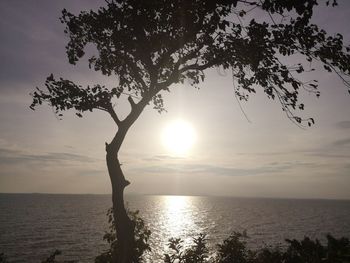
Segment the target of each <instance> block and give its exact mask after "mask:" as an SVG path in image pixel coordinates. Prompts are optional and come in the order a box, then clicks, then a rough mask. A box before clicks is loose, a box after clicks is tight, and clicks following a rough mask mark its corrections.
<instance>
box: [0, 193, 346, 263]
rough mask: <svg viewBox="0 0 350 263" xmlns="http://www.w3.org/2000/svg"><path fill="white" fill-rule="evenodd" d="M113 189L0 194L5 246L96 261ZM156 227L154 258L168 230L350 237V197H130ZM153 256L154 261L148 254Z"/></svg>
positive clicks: (33, 258) (24, 253)
mask: <svg viewBox="0 0 350 263" xmlns="http://www.w3.org/2000/svg"><path fill="white" fill-rule="evenodd" d="M110 199H111V197H110V196H108V195H30V194H0V252H4V253H5V254H6V255H7V257H8V259H9V260H11V261H13V262H29V263H30V262H40V260H41V259H43V258H45V256H48V255H49V254H50V253H51V252H52V251H53V250H54V249H60V250H62V251H63V257H61V258H62V259H76V260H80V261H79V262H93V259H94V257H95V256H96V255H98V254H99V253H100V252H101V251H103V250H104V249H106V248H107V246H106V244H105V243H104V241H103V240H102V237H103V234H104V231H105V230H106V229H107V227H108V224H107V218H106V211H107V209H108V208H109V207H111V200H110ZM127 200H128V203H129V207H130V208H131V209H139V210H140V212H141V215H142V217H143V218H144V220H145V221H146V223H147V225H148V227H149V228H150V229H151V231H152V236H151V239H152V240H151V243H152V248H153V252H152V254H149V255H148V258H152V262H156V261H157V260H159V259H160V258H161V257H162V251H164V248H165V247H166V244H167V240H168V238H170V237H182V238H184V239H185V243H186V244H190V239H189V238H188V236H189V235H190V236H193V235H195V234H198V233H207V234H208V238H209V243H210V244H212V245H213V244H215V243H218V242H220V241H222V239H223V238H225V237H227V236H228V235H229V233H231V232H233V231H243V230H247V232H248V235H249V236H250V239H249V240H248V242H249V245H250V246H252V247H259V246H261V245H263V244H269V245H278V244H280V242H282V241H283V240H284V239H285V238H302V237H303V236H304V235H307V236H310V237H313V238H321V239H322V238H323V237H324V236H325V234H327V233H332V234H333V235H335V236H347V237H350V201H327V200H287V199H248V198H247V199H246V198H221V197H190V196H128V197H127ZM150 261H151V260H150Z"/></svg>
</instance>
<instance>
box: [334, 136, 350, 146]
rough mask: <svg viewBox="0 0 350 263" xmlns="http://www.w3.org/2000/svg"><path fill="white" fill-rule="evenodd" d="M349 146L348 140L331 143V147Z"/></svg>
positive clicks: (349, 141) (349, 140)
mask: <svg viewBox="0 0 350 263" xmlns="http://www.w3.org/2000/svg"><path fill="white" fill-rule="evenodd" d="M348 144H350V138H346V139H341V140H336V141H334V142H333V143H332V146H335V147H339V146H346V145H348Z"/></svg>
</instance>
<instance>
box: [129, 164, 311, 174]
mask: <svg viewBox="0 0 350 263" xmlns="http://www.w3.org/2000/svg"><path fill="white" fill-rule="evenodd" d="M307 165H308V166H310V165H313V164H312V163H300V162H284V163H283V162H281V163H277V162H276V163H273V164H268V165H265V166H260V167H254V168H233V167H227V166H220V165H211V164H188V163H187V164H161V165H152V166H148V167H140V168H133V169H131V171H143V172H146V173H149V174H158V175H159V174H173V173H179V174H184V175H186V174H203V175H207V174H214V175H221V176H253V175H260V174H272V173H280V172H282V171H285V170H288V169H292V168H294V167H300V166H307Z"/></svg>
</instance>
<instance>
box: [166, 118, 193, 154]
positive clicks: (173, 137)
mask: <svg viewBox="0 0 350 263" xmlns="http://www.w3.org/2000/svg"><path fill="white" fill-rule="evenodd" d="M162 140H163V144H164V145H165V146H166V148H167V149H168V150H169V151H171V153H173V154H176V155H183V154H187V153H188V152H189V150H190V149H191V147H192V146H193V144H194V143H195V141H196V134H195V131H194V129H193V127H192V125H191V124H190V123H188V122H186V121H183V120H177V121H173V122H171V123H169V124H168V125H167V126H166V127H165V129H164V130H163V134H162Z"/></svg>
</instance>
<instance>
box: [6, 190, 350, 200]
mask: <svg viewBox="0 0 350 263" xmlns="http://www.w3.org/2000/svg"><path fill="white" fill-rule="evenodd" d="M1 195H50V196H55V195H57V196H63V195H66V196H111V195H112V194H95V193H8V192H0V196H1ZM126 196H188V197H208V198H209V197H210V198H234V199H266V200H310V201H312V200H315V201H317V200H320V201H350V199H337V198H302V197H301V198H299V197H265V196H227V195H226V196H224V195H222V196H220V195H193V194H192V195H182V194H142V193H126Z"/></svg>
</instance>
